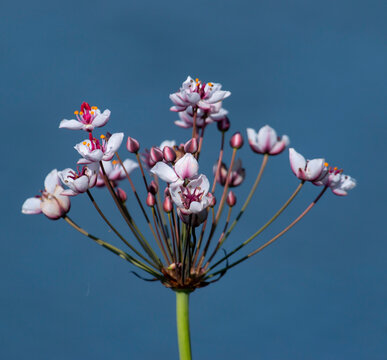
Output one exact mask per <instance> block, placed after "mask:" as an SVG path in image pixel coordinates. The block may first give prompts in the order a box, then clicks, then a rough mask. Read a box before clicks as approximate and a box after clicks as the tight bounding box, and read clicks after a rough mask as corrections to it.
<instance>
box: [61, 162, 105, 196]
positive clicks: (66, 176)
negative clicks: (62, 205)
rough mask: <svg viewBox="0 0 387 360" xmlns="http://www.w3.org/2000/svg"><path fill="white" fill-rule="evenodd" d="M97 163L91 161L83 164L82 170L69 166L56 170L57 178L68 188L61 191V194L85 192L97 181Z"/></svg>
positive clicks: (70, 194) (72, 194) (68, 194)
mask: <svg viewBox="0 0 387 360" xmlns="http://www.w3.org/2000/svg"><path fill="white" fill-rule="evenodd" d="M98 170H99V163H98V162H96V163H91V164H89V165H87V166H83V167H82V170H79V167H78V168H77V170H76V171H75V170H73V169H70V168H67V169H64V170H62V171H59V172H58V176H59V179H60V180H61V181H62V183H63V185H66V186H67V187H68V189H66V190H64V191H63V192H62V195H66V196H75V195H78V194H82V193H84V192H86V191H87V190H88V189H91V188H92V187H94V186H95V185H96V183H97V176H98Z"/></svg>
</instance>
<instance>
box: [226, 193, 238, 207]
mask: <svg viewBox="0 0 387 360" xmlns="http://www.w3.org/2000/svg"><path fill="white" fill-rule="evenodd" d="M226 201H227V205H228V206H230V207H233V206H234V205H235V204H236V201H237V199H236V196H235V194H234V193H233V192H232V191H230V192H229V193H228V194H227V198H226Z"/></svg>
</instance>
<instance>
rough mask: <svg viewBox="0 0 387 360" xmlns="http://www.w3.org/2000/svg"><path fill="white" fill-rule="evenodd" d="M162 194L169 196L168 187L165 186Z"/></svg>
mask: <svg viewBox="0 0 387 360" xmlns="http://www.w3.org/2000/svg"><path fill="white" fill-rule="evenodd" d="M164 196H171V193H170V192H169V187H168V186H166V187H165V189H164Z"/></svg>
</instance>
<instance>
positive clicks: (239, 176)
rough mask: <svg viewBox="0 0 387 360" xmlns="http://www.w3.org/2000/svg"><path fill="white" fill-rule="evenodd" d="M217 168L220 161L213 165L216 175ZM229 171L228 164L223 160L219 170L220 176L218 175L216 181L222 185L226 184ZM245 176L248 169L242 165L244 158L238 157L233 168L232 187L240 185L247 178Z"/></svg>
mask: <svg viewBox="0 0 387 360" xmlns="http://www.w3.org/2000/svg"><path fill="white" fill-rule="evenodd" d="M217 168H218V163H216V164H215V165H214V167H213V172H214V175H215V176H216V173H217ZM227 173H228V169H227V166H226V164H225V163H223V162H222V163H221V165H220V168H219V170H218V176H217V177H216V181H217V182H218V183H219V184H220V185H222V186H224V185H225V184H226V180H227ZM245 176H246V170H245V169H244V168H243V167H242V160H241V159H238V160H237V161H235V163H234V165H233V167H232V169H231V173H230V181H229V186H230V187H235V186H239V185H240V184H242V182H243V180H244V179H245Z"/></svg>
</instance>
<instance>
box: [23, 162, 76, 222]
mask: <svg viewBox="0 0 387 360" xmlns="http://www.w3.org/2000/svg"><path fill="white" fill-rule="evenodd" d="M44 188H45V189H44V191H42V195H41V196H36V197H32V198H28V199H27V200H26V201H25V202H24V204H23V206H22V213H23V214H28V215H31V214H40V213H43V214H44V215H46V216H47V217H48V218H50V219H52V220H56V219H59V218H61V217H62V216H63V215H65V214H66V213H68V211H69V210H70V205H71V204H70V199H69V198H68V197H67V196H63V195H62V192H63V187H62V186H60V181H59V177H58V171H57V170H56V169H54V170H52V171H51V172H50V173H49V174H48V175H47V176H46V178H45V180H44Z"/></svg>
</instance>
